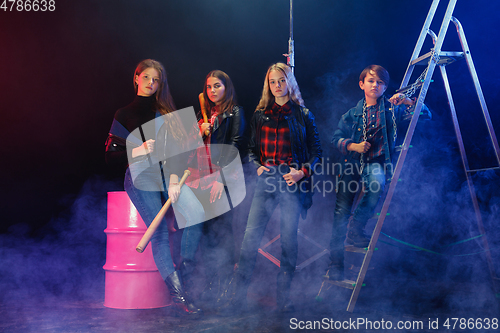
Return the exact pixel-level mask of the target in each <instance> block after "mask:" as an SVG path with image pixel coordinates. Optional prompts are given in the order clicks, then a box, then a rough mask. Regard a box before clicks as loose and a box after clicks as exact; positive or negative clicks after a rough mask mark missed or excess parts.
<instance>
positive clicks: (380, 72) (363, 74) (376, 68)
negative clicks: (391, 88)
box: [359, 65, 390, 87]
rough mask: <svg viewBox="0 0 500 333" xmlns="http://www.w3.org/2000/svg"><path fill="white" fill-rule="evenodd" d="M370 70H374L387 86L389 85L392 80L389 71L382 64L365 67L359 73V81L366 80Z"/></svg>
mask: <svg viewBox="0 0 500 333" xmlns="http://www.w3.org/2000/svg"><path fill="white" fill-rule="evenodd" d="M370 72H374V73H375V74H377V76H378V77H379V78H380V79H381V80H382V81H384V84H385V86H386V87H387V86H388V85H389V81H390V77H389V72H388V71H387V70H386V69H385V68H384V67H382V66H380V65H370V66H368V67H366V68H365V69H363V71H362V72H361V74H360V75H359V81H361V82H365V77H366V75H367V74H368V73H370ZM370 74H371V73H370ZM372 75H373V74H372Z"/></svg>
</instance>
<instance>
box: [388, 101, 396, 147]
mask: <svg viewBox="0 0 500 333" xmlns="http://www.w3.org/2000/svg"><path fill="white" fill-rule="evenodd" d="M389 110H391V113H392V129H393V130H394V134H393V140H394V141H393V142H394V145H396V138H397V137H398V125H397V124H396V110H395V109H394V104H392V103H391V107H390V108H389Z"/></svg>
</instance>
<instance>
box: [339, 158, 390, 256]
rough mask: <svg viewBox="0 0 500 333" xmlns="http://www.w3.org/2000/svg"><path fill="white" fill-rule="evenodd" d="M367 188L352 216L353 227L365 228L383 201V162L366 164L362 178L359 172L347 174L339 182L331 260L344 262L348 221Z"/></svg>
mask: <svg viewBox="0 0 500 333" xmlns="http://www.w3.org/2000/svg"><path fill="white" fill-rule="evenodd" d="M360 178H361V180H362V183H363V185H364V191H365V193H364V195H363V197H362V199H361V202H360V203H359V206H358V207H357V208H356V210H355V211H354V213H353V214H352V220H353V225H356V226H358V227H360V228H364V227H365V225H366V222H367V221H368V219H370V217H372V216H373V213H374V211H375V207H376V206H377V204H378V201H379V200H380V196H381V195H382V193H383V191H384V187H385V172H384V166H383V165H382V164H380V163H369V164H366V165H365V167H364V169H363V173H362V175H361V177H360V175H359V174H358V173H354V174H350V173H345V174H344V175H342V177H341V178H340V180H338V181H337V199H336V202H335V213H334V217H333V230H332V238H331V239H330V260H331V261H332V262H333V263H335V264H340V263H342V262H343V260H344V240H345V235H346V232H347V230H346V229H347V221H348V219H349V217H350V216H351V210H352V206H353V203H354V198H355V196H356V193H357V192H358V190H359V189H360V187H361V184H360V182H359V180H360Z"/></svg>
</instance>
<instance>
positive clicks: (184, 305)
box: [165, 271, 203, 315]
mask: <svg viewBox="0 0 500 333" xmlns="http://www.w3.org/2000/svg"><path fill="white" fill-rule="evenodd" d="M165 283H166V284H167V286H168V290H169V291H170V296H172V301H173V302H174V307H175V309H176V310H177V311H178V312H180V313H182V314H185V315H198V314H203V311H202V310H201V309H198V308H197V307H196V306H195V305H194V304H193V303H191V302H190V301H189V300H188V298H187V295H186V292H185V291H184V288H183V286H182V278H181V275H180V273H179V271H175V272H173V273H172V274H170V275H169V276H168V277H167V278H166V279H165Z"/></svg>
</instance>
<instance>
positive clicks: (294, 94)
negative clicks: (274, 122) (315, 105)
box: [257, 62, 304, 110]
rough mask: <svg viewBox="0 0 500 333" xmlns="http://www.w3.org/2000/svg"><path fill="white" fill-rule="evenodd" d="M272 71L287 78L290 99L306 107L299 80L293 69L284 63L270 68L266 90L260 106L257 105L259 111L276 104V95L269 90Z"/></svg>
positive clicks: (265, 80) (265, 83)
mask: <svg viewBox="0 0 500 333" xmlns="http://www.w3.org/2000/svg"><path fill="white" fill-rule="evenodd" d="M271 71H279V72H281V73H282V74H283V75H284V76H285V81H286V86H287V87H288V98H290V99H291V100H292V101H293V102H294V103H296V104H298V105H300V106H304V100H303V99H302V95H301V94H300V90H299V85H298V84H297V80H296V79H295V76H294V75H293V73H292V70H291V68H290V67H289V66H288V65H286V64H284V63H282V62H277V63H275V64H272V65H271V66H269V68H268V70H267V73H266V78H265V79H264V88H263V89H262V97H261V98H260V101H259V105H257V110H262V109H267V108H268V107H270V106H271V105H273V104H274V95H273V94H272V92H271V88H269V74H270V73H271Z"/></svg>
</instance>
